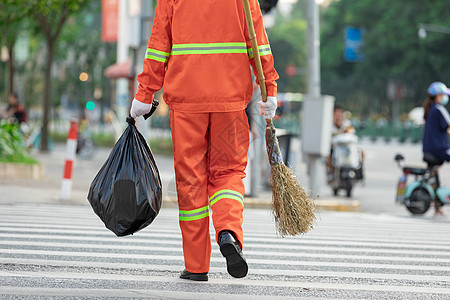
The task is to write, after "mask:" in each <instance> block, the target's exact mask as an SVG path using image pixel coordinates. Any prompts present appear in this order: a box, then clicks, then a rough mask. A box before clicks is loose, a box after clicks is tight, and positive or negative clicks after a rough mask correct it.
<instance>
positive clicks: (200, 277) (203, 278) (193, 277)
mask: <svg viewBox="0 0 450 300" xmlns="http://www.w3.org/2000/svg"><path fill="white" fill-rule="evenodd" d="M180 278H181V279H189V280H194V281H208V275H204V274H192V273H191V274H189V275H180Z"/></svg>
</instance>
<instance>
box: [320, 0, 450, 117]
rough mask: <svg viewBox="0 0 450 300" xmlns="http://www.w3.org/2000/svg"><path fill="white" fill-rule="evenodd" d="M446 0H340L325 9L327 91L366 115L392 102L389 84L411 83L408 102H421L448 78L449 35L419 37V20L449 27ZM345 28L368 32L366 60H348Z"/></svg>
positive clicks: (410, 104) (323, 55) (324, 78)
mask: <svg viewBox="0 0 450 300" xmlns="http://www.w3.org/2000/svg"><path fill="white" fill-rule="evenodd" d="M447 4H448V3H446V1H441V0H430V1H426V2H424V1H421V0H405V1H388V0H383V1H380V0H360V1H353V0H340V1H333V2H331V4H330V5H329V6H328V7H325V8H324V9H323V10H322V16H321V20H322V24H321V29H322V30H321V66H322V72H321V73H322V91H323V92H324V93H327V94H332V95H335V96H336V97H337V99H338V101H340V102H343V103H345V104H347V106H350V107H352V106H353V108H354V109H355V110H359V111H362V112H364V113H366V114H368V113H370V112H371V111H373V110H375V111H377V112H379V113H380V112H384V111H385V110H386V108H388V107H389V106H390V102H389V101H388V100H387V96H386V87H387V86H388V83H389V82H395V83H398V84H401V85H403V86H404V87H406V93H405V95H404V101H403V103H404V104H403V106H404V109H410V108H411V107H413V106H417V105H420V104H421V102H422V100H423V99H424V98H425V97H426V88H427V87H428V85H429V84H430V83H431V82H433V81H443V82H447V83H448V80H449V79H450V70H449V68H448V67H447V66H448V65H449V63H450V57H449V56H448V55H447V51H448V50H447V49H448V48H449V47H450V36H448V35H445V34H442V33H431V32H430V33H428V36H427V38H426V39H423V40H422V39H419V37H418V34H417V32H418V25H419V24H420V23H426V24H430V23H431V24H437V25H442V26H446V27H450V20H449V19H448V16H447V14H446V8H447ZM346 26H352V27H357V28H361V29H363V30H364V46H363V49H362V51H363V53H364V56H365V58H364V61H362V62H358V63H352V62H346V61H345V60H344V59H343V53H344V38H343V37H344V30H345V27H346Z"/></svg>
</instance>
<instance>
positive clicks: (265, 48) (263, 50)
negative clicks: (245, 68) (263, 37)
mask: <svg viewBox="0 0 450 300" xmlns="http://www.w3.org/2000/svg"><path fill="white" fill-rule="evenodd" d="M258 51H259V55H260V56H263V55H270V54H272V51H271V50H270V45H269V44H266V45H261V46H258ZM248 56H249V57H250V58H253V57H254V55H253V49H252V48H249V49H248Z"/></svg>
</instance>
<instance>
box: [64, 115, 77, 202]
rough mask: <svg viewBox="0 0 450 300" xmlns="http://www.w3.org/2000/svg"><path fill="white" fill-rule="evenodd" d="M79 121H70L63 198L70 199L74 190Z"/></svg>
mask: <svg viewBox="0 0 450 300" xmlns="http://www.w3.org/2000/svg"><path fill="white" fill-rule="evenodd" d="M77 139H78V122H76V121H70V129H69V135H68V136H67V146H66V163H65V165H64V174H63V180H62V187H61V200H69V197H70V192H71V191H72V170H73V163H74V161H75V154H76V151H77Z"/></svg>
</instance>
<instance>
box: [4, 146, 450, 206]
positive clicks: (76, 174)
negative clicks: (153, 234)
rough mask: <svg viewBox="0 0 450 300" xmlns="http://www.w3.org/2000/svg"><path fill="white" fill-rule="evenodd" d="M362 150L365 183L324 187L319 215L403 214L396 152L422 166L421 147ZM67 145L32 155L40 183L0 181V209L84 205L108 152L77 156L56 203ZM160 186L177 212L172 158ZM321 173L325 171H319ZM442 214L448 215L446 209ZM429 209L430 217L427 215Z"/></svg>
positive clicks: (299, 171) (249, 201)
mask: <svg viewBox="0 0 450 300" xmlns="http://www.w3.org/2000/svg"><path fill="white" fill-rule="evenodd" d="M360 146H361V148H362V149H363V150H364V152H365V157H366V158H365V176H366V179H365V181H364V182H363V183H361V184H358V185H356V186H355V188H354V192H353V197H352V198H346V197H345V196H337V197H336V196H333V195H332V190H331V189H330V188H329V187H328V186H327V185H326V183H325V182H323V184H322V190H321V193H320V194H319V195H318V197H316V203H317V206H318V208H319V210H334V211H364V212H374V213H386V212H389V213H393V214H406V213H407V212H406V209H405V208H403V207H400V206H398V205H396V204H395V203H394V198H395V192H396V185H397V180H398V178H399V176H400V175H401V171H400V170H399V169H398V167H397V166H396V164H395V163H394V160H393V158H394V156H395V154H396V153H402V154H403V155H404V156H405V158H406V161H405V162H406V163H407V164H409V165H416V166H424V163H423V162H422V161H421V158H422V154H421V145H420V144H410V143H405V144H400V143H397V142H391V143H385V142H383V141H378V142H375V143H373V142H371V141H368V140H362V141H361V143H360ZM65 147H66V146H65V144H57V145H56V147H55V149H54V151H52V152H50V153H48V154H41V153H39V152H38V153H35V154H34V156H35V157H36V158H37V159H38V160H39V161H40V162H41V164H42V166H43V168H44V176H43V177H42V178H41V179H13V178H0V204H8V203H9V204H17V203H59V204H76V205H88V202H87V200H86V196H87V193H88V190H89V186H90V183H91V181H92V180H93V178H94V177H95V175H96V173H97V172H98V170H99V169H100V167H101V166H102V165H103V163H104V161H105V160H106V159H107V157H108V155H109V153H110V150H111V149H110V148H98V151H97V153H96V155H95V157H94V159H92V160H82V159H80V158H78V157H77V159H76V161H75V165H74V168H73V186H72V192H71V197H70V200H69V201H62V200H60V197H61V182H62V174H63V168H64V162H65V155H66V154H65V151H66V148H65ZM300 149H301V148H300V143H299V142H298V141H297V142H296V143H293V149H292V153H291V155H294V157H295V158H296V159H295V160H294V161H295V162H296V163H295V166H294V167H293V170H294V172H295V174H296V176H297V177H298V178H299V180H300V182H301V184H302V185H303V186H304V187H305V188H306V189H307V190H308V189H309V187H308V177H307V171H306V170H307V168H306V165H305V163H304V162H303V160H302V157H301V153H300V152H301V151H300ZM155 160H156V163H157V165H158V168H159V172H160V176H161V180H162V184H163V205H164V206H165V207H176V206H177V204H176V191H175V180H174V179H175V177H174V170H173V158H172V157H171V156H166V155H155ZM440 172H441V181H442V183H443V184H444V185H445V184H446V185H447V186H449V184H450V166H449V165H444V166H443V167H442V168H441V171H440ZM323 173H325V171H324V172H323ZM270 202H271V190H270V189H267V188H266V189H264V188H261V189H260V191H259V192H258V193H257V197H253V198H250V197H246V199H245V206H246V208H253V207H255V208H269V207H270ZM444 210H445V211H447V212H449V208H448V207H444ZM431 213H432V210H431V209H430V211H429V213H427V214H431Z"/></svg>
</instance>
